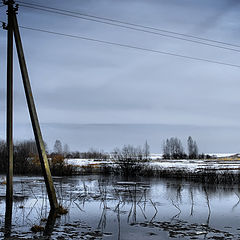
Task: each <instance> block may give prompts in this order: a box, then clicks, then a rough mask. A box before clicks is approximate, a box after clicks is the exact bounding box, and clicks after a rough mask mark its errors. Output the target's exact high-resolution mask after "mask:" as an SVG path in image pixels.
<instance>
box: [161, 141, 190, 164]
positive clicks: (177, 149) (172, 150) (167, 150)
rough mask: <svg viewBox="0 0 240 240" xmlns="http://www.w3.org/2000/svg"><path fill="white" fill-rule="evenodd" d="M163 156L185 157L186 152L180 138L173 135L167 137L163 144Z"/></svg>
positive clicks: (172, 157) (171, 157)
mask: <svg viewBox="0 0 240 240" xmlns="http://www.w3.org/2000/svg"><path fill="white" fill-rule="evenodd" d="M163 157H164V158H168V159H169V158H170V159H181V158H185V157H186V154H185V152H184V148H183V146H182V142H181V140H180V139H178V138H173V137H171V138H170V139H167V140H166V141H165V142H164V144H163Z"/></svg>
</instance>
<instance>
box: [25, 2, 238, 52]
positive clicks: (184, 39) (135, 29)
mask: <svg viewBox="0 0 240 240" xmlns="http://www.w3.org/2000/svg"><path fill="white" fill-rule="evenodd" d="M21 6H23V7H27V8H31V9H36V10H41V11H45V12H50V13H56V14H60V15H64V16H69V17H74V18H80V19H84V20H87V21H93V22H98V23H103V24H107V25H111V26H115V27H121V28H126V29H130V30H134V31H139V32H144V33H150V34H154V35H159V36H162V37H169V38H174V39H178V40H182V41H187V42H192V43H197V44H201V45H205V46H209V47H215V48H220V49H224V50H230V51H234V52H240V50H238V49H234V48H229V47H223V46H219V45H214V44H210V43H204V42H200V41H196V40H190V39H186V38H182V37H176V36H171V35H167V34H162V33H157V32H153V31H148V30H143V29H138V28H134V27H129V26H123V25H119V24H115V23H109V22H105V21H100V20H96V19H90V18H86V17H80V16H76V15H72V14H68V13H62V12H57V11H53V10H47V9H42V8H38V7H32V6H25V5H22V4H21Z"/></svg>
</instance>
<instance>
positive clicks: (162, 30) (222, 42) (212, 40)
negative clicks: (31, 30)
mask: <svg viewBox="0 0 240 240" xmlns="http://www.w3.org/2000/svg"><path fill="white" fill-rule="evenodd" d="M17 2H19V3H20V4H21V5H22V4H25V5H28V7H29V6H35V7H41V8H46V9H51V10H56V11H60V12H66V13H70V14H76V15H81V16H85V17H90V18H95V19H100V20H106V21H109V22H116V23H120V24H124V25H129V26H133V27H140V28H144V29H150V30H155V31H159V32H165V33H170V34H175V35H179V36H184V37H189V38H195V39H198V40H202V41H207V42H213V43H219V44H223V45H228V46H232V47H237V48H239V47H240V45H237V44H233V43H228V42H224V41H219V40H214V39H209V38H202V37H197V36H194V35H189V34H184V33H179V32H175V31H169V30H166V29H160V28H155V27H150V26H145V25H140V24H135V23H130V22H126V21H120V20H116V19H111V18H105V17H99V16H96V15H90V14H84V13H80V12H75V11H69V10H65V9H59V8H53V7H49V6H43V5H39V4H33V3H26V2H23V1H17ZM22 6H23V5H22ZM25 7H26V6H25ZM39 10H40V9H39ZM41 10H43V9H41ZM58 13H59V12H58ZM74 17H77V16H74ZM121 26H122V25H121ZM122 27H123V26H122ZM138 30H140V29H138ZM172 37H174V36H172Z"/></svg>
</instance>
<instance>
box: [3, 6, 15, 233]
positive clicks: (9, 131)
mask: <svg viewBox="0 0 240 240" xmlns="http://www.w3.org/2000/svg"><path fill="white" fill-rule="evenodd" d="M13 12H14V10H13V2H11V1H9V4H8V10H7V15H8V26H7V30H8V39H7V129H6V134H7V136H6V138H7V157H8V165H7V166H8V167H7V186H6V212H5V218H6V221H5V226H6V229H8V228H10V225H11V221H12V204H13Z"/></svg>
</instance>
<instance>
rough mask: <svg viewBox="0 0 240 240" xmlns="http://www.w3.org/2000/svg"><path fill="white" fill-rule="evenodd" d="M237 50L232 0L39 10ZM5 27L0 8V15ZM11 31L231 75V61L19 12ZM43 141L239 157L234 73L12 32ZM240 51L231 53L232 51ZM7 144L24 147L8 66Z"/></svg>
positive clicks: (19, 97) (221, 54)
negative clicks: (164, 147)
mask: <svg viewBox="0 0 240 240" xmlns="http://www.w3.org/2000/svg"><path fill="white" fill-rule="evenodd" d="M25 2H28V3H38V4H42V5H46V6H51V7H56V8H62V9H66V10H72V11H77V12H81V13H85V14H91V15H97V16H100V17H106V18H114V19H118V20H122V21H128V22H132V23H136V24H142V25H147V26H152V27H154V28H160V29H165V30H169V31H176V32H180V33H185V34H190V35H195V36H198V37H203V38H210V39H215V40H219V41H224V42H229V43H233V44H239V45H240V40H239V39H240V15H239V12H240V4H239V3H240V2H239V1H238V0H211V1H209V0H201V1H196V0H181V1H179V0H121V1H120V0H119V1H116V0H80V1H79V0H68V1H64V0H51V1H45V0H39V1H35V2H34V1H29V0H25ZM0 15H1V18H0V19H1V20H4V21H6V14H5V7H2V8H0ZM18 21H19V25H22V26H28V27H34V28H41V29H45V30H50V31H56V32H63V33H67V34H74V35H80V36H84V37H90V38H95V39H100V40H106V41H112V42H118V43H122V44H129V45H134V46H138V47H143V48H151V49H155V50H159V51H167V52H171V53H177V54H182V55H187V56H192V57H198V58H206V59H210V60H214V61H221V62H226V63H231V64H236V65H240V58H239V57H240V53H239V52H234V51H229V50H224V49H219V48H214V47H209V46H203V45H199V44H195V43H190V42H186V41H181V40H177V39H172V38H167V37H161V36H158V35H152V34H147V33H143V32H137V31H133V30H129V29H122V28H118V27H115V26H109V25H105V24H101V23H96V22H91V21H86V20H83V19H77V18H71V17H68V16H62V15H56V14H53V13H47V12H43V11H38V10H34V9H29V8H25V7H21V6H20V8H19V13H18ZM20 31H21V36H22V41H23V45H24V51H25V55H26V60H27V65H28V70H29V76H30V80H31V83H32V89H33V93H34V97H35V101H36V106H37V110H38V114H39V119H40V123H41V127H42V132H43V136H44V139H45V140H46V141H47V143H48V145H49V148H50V149H51V148H52V145H53V144H54V141H55V139H60V140H61V141H62V142H64V143H68V144H69V145H70V148H71V149H72V150H80V151H83V150H87V149H89V148H90V147H94V148H96V149H104V150H106V151H110V150H112V149H113V148H114V147H116V146H121V145H123V144H134V145H139V144H142V143H144V141H145V140H146V139H147V140H148V142H149V144H150V146H151V150H152V152H161V144H162V141H163V140H164V139H165V138H167V137H171V136H176V137H179V138H181V139H182V140H183V141H186V138H187V137H188V136H189V135H192V137H193V138H194V139H196V140H197V142H198V144H199V148H200V151H202V152H240V111H239V109H240V68H234V67H229V66H223V65H217V64H213V63H207V62H200V61H194V60H188V59H183V58H177V57H173V56H166V55H160V54H155V53H150V52H144V51H140V50H134V49H127V48H122V47H117V46H109V45H104V44H100V43H93V42H89V41H85V40H80V39H73V38H67V37H61V36H54V35H50V34H46V33H40V32H33V31H30V30H25V29H20ZM6 33H7V32H6V31H0V63H1V67H0V69H1V71H0V80H1V84H0V124H1V125H0V137H1V138H2V139H5V109H6V100H5V99H6V94H5V91H6V36H7V35H6ZM239 49H240V48H239ZM14 87H15V90H14V94H15V96H14V104H15V105H14V121H15V123H14V124H15V127H14V136H15V139H29V138H33V134H32V130H31V125H30V120H29V116H28V111H27V106H26V101H25V96H24V92H23V86H22V82H21V77H20V71H19V66H18V63H17V57H16V55H15V62H14Z"/></svg>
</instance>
